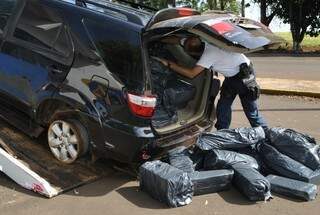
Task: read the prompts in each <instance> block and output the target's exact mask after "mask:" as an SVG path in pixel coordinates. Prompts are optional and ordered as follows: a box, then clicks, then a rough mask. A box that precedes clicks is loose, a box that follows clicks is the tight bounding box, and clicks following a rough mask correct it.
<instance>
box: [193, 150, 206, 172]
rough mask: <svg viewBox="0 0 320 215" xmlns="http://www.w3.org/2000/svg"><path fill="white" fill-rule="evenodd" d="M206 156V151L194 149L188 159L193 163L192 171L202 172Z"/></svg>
mask: <svg viewBox="0 0 320 215" xmlns="http://www.w3.org/2000/svg"><path fill="white" fill-rule="evenodd" d="M206 154H207V152H206V151H202V150H200V149H199V148H195V149H194V150H193V153H192V154H191V156H190V158H191V160H192V162H193V169H194V170H197V171H198V170H203V168H204V158H205V155H206Z"/></svg>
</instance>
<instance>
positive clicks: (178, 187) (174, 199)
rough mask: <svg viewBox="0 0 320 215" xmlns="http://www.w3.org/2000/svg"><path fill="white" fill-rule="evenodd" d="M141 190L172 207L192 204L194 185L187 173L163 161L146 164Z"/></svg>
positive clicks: (141, 175)
mask: <svg viewBox="0 0 320 215" xmlns="http://www.w3.org/2000/svg"><path fill="white" fill-rule="evenodd" d="M139 171H140V188H141V190H143V191H145V192H147V193H148V194H150V195H151V196H152V197H153V198H154V199H157V200H159V201H160V202H163V203H166V204H167V205H168V206H170V207H179V206H184V205H187V204H190V203H191V201H192V196H193V184H192V181H191V179H190V177H189V176H188V174H187V173H185V172H183V171H182V170H179V169H177V168H175V167H173V166H170V165H169V164H167V163H163V162H161V161H152V162H146V163H144V164H143V165H141V167H140V169H139Z"/></svg>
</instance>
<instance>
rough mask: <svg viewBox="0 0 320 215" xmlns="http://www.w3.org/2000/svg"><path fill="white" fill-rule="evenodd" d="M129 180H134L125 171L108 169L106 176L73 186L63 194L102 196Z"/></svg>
mask: <svg viewBox="0 0 320 215" xmlns="http://www.w3.org/2000/svg"><path fill="white" fill-rule="evenodd" d="M130 181H134V178H133V177H131V176H129V175H127V174H125V173H122V172H117V171H115V170H110V173H109V174H108V175H107V176H105V177H103V178H101V179H99V180H97V181H95V182H92V183H89V184H86V185H82V186H80V187H78V188H73V189H72V190H69V192H67V193H65V195H72V196H84V197H95V196H104V195H106V194H108V193H110V192H112V191H114V190H117V189H118V188H119V187H121V186H122V185H124V184H126V183H128V182H130Z"/></svg>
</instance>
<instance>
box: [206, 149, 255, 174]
mask: <svg viewBox="0 0 320 215" xmlns="http://www.w3.org/2000/svg"><path fill="white" fill-rule="evenodd" d="M236 164H243V165H246V166H248V167H251V168H253V169H257V170H258V169H259V165H258V163H257V161H256V160H255V159H254V158H253V157H251V156H249V155H245V154H240V153H238V152H233V151H227V150H217V149H213V150H211V151H210V152H209V153H208V154H207V155H206V156H205V160H204V169H206V170H214V169H228V168H232V166H233V165H236Z"/></svg>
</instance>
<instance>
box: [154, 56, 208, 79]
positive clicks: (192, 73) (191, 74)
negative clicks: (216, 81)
mask: <svg viewBox="0 0 320 215" xmlns="http://www.w3.org/2000/svg"><path fill="white" fill-rule="evenodd" d="M156 59H157V60H159V61H160V62H161V63H162V64H163V65H165V66H167V67H169V68H170V69H172V70H173V71H175V72H177V73H179V74H180V75H183V76H186V77H188V78H190V79H193V78H195V77H196V76H198V75H199V74H200V73H201V72H202V71H203V70H205V68H204V67H202V66H199V65H196V66H195V67H193V68H186V67H183V66H180V65H178V64H176V63H174V62H171V61H168V60H165V59H162V58H156Z"/></svg>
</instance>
